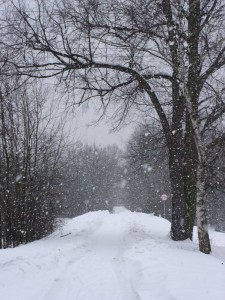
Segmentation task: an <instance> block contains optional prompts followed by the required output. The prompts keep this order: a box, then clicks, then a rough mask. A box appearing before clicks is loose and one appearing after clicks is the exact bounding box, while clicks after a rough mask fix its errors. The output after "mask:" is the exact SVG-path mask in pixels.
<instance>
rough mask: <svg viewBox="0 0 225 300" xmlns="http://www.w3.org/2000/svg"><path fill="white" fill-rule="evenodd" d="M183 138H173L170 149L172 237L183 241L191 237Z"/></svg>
mask: <svg viewBox="0 0 225 300" xmlns="http://www.w3.org/2000/svg"><path fill="white" fill-rule="evenodd" d="M181 142H182V141H181V140H179V139H176V137H175V138H174V139H173V144H172V145H171V148H170V149H169V170H170V181H171V192H172V222H171V232H170V235H171V238H172V239H173V240H174V241H181V240H185V239H187V238H189V232H188V230H187V209H186V204H185V200H184V182H183V176H182V174H183V151H182V149H183V148H181Z"/></svg>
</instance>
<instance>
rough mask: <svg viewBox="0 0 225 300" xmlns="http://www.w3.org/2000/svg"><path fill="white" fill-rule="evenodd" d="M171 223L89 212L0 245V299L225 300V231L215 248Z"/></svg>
mask: <svg viewBox="0 0 225 300" xmlns="http://www.w3.org/2000/svg"><path fill="white" fill-rule="evenodd" d="M169 230H170V223H169V222H168V221H166V220H164V219H162V218H159V217H154V216H151V215H147V214H142V213H132V212H130V211H123V212H120V211H118V212H117V213H114V214H110V213H109V212H108V211H98V212H91V213H88V214H85V215H82V216H80V217H77V218H74V219H69V220H66V221H65V222H64V225H63V226H62V227H61V229H59V230H57V231H56V232H54V233H53V234H52V235H51V236H49V237H47V238H45V239H42V240H40V241H36V242H33V243H30V244H28V245H25V246H20V247H18V248H15V249H6V250H0V298H1V299H2V300H75V299H76V300H100V299H102V300H190V299H191V300H201V299H204V300H212V299H215V300H224V299H225V234H223V233H216V232H210V238H211V242H212V245H213V252H212V254H211V255H205V254H202V253H200V252H199V250H198V245H197V243H196V242H194V243H193V242H191V241H183V242H173V241H171V240H170V238H169Z"/></svg>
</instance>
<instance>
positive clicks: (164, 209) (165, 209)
mask: <svg viewBox="0 0 225 300" xmlns="http://www.w3.org/2000/svg"><path fill="white" fill-rule="evenodd" d="M163 203H164V207H163V209H164V219H165V218H166V201H163Z"/></svg>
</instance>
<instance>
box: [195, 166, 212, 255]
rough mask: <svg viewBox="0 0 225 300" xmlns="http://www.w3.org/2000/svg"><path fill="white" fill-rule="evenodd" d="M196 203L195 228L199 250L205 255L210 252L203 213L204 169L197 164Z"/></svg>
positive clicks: (204, 212) (204, 214)
mask: <svg viewBox="0 0 225 300" xmlns="http://www.w3.org/2000/svg"><path fill="white" fill-rule="evenodd" d="M197 178H198V180H197V203H196V216H197V226H198V239H199V249H200V251H201V252H203V253H205V254H209V253H210V252H211V246H210V240H209V234H208V230H207V219H206V211H205V201H204V192H205V179H204V167H203V166H202V164H199V166H198V170H197Z"/></svg>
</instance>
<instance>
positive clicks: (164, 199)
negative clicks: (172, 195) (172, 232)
mask: <svg viewBox="0 0 225 300" xmlns="http://www.w3.org/2000/svg"><path fill="white" fill-rule="evenodd" d="M160 198H161V200H162V201H163V217H164V219H165V218H166V200H167V198H168V197H167V195H166V194H162V195H161V197H160Z"/></svg>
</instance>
